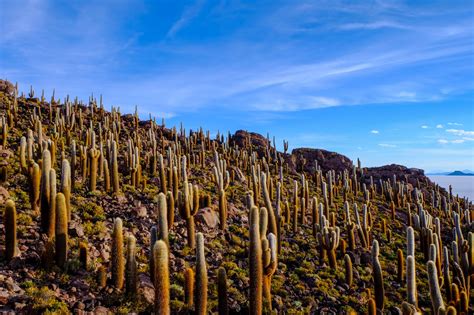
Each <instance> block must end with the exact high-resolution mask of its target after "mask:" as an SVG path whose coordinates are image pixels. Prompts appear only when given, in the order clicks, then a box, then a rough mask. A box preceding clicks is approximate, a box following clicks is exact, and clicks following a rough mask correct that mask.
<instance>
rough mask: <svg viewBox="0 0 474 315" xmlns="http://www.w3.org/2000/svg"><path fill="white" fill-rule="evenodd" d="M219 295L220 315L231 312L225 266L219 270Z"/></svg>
mask: <svg viewBox="0 0 474 315" xmlns="http://www.w3.org/2000/svg"><path fill="white" fill-rule="evenodd" d="M217 295H218V313H219V315H227V314H229V306H228V305H227V273H226V271H225V268H224V267H220V268H219V269H218V270H217Z"/></svg>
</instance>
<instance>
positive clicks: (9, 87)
mask: <svg viewBox="0 0 474 315" xmlns="http://www.w3.org/2000/svg"><path fill="white" fill-rule="evenodd" d="M0 92H3V93H5V94H10V95H13V93H14V92H15V86H14V85H13V83H11V82H9V81H7V80H0Z"/></svg>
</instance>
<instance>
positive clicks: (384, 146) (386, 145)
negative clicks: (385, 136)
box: [379, 143, 397, 148]
mask: <svg viewBox="0 0 474 315" xmlns="http://www.w3.org/2000/svg"><path fill="white" fill-rule="evenodd" d="M379 146H380V147H382V148H396V147H397V146H396V145H394V144H389V143H379Z"/></svg>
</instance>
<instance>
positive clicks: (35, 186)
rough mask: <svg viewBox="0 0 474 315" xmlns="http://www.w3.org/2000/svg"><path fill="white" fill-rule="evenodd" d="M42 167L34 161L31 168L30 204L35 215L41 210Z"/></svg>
mask: <svg viewBox="0 0 474 315" xmlns="http://www.w3.org/2000/svg"><path fill="white" fill-rule="evenodd" d="M40 188H41V169H40V167H39V165H38V164H36V163H34V162H33V166H32V167H31V168H30V204H31V210H32V211H33V213H34V214H35V215H37V214H39V211H40Z"/></svg>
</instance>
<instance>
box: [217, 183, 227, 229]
mask: <svg viewBox="0 0 474 315" xmlns="http://www.w3.org/2000/svg"><path fill="white" fill-rule="evenodd" d="M226 223H227V199H226V196H225V191H224V189H221V190H220V191H219V227H220V229H221V230H224V229H225V226H226Z"/></svg>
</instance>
